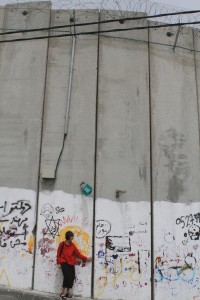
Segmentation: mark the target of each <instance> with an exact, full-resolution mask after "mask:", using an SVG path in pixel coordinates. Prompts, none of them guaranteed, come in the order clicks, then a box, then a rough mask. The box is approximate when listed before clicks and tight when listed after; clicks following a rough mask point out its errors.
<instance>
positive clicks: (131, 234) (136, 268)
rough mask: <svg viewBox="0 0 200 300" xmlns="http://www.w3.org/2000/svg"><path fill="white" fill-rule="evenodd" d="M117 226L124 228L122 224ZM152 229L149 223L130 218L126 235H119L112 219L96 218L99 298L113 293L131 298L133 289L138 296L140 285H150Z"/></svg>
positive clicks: (96, 261)
mask: <svg viewBox="0 0 200 300" xmlns="http://www.w3.org/2000/svg"><path fill="white" fill-rule="evenodd" d="M122 226H123V224H122ZM117 229H118V230H121V229H120V227H117ZM148 230H149V229H148V223H147V222H142V221H141V220H140V221H138V222H137V221H135V222H134V223H132V221H131V220H130V221H129V222H128V223H127V224H126V227H125V231H124V234H123V235H117V234H114V232H116V229H114V225H113V222H112V221H111V220H110V219H109V220H105V219H99V220H97V221H96V238H97V240H96V241H97V244H96V248H97V249H96V259H95V269H96V288H97V293H96V296H97V297H103V298H105V297H106V296H107V297H111V294H113V296H112V297H115V298H116V299H117V298H122V297H126V298H127V299H128V298H129V297H130V291H131V293H132V295H136V294H137V293H138V288H141V289H142V288H144V289H146V288H148V286H150V274H149V270H150V266H149V261H150V249H148V248H146V245H147V243H148V242H147V241H146V240H147V238H146V236H147V233H148ZM114 295H115V296H114ZM138 297H139V296H138ZM138 299H139V298H138Z"/></svg>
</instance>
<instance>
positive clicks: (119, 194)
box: [115, 190, 126, 199]
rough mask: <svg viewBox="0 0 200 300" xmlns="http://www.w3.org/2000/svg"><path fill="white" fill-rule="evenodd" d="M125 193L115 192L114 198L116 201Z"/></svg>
mask: <svg viewBox="0 0 200 300" xmlns="http://www.w3.org/2000/svg"><path fill="white" fill-rule="evenodd" d="M125 193H126V191H120V190H116V192H115V197H116V198H117V199H118V198H119V197H120V196H121V195H123V194H125Z"/></svg>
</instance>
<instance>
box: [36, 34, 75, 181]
mask: <svg viewBox="0 0 200 300" xmlns="http://www.w3.org/2000/svg"><path fill="white" fill-rule="evenodd" d="M75 44H76V37H75V36H74V35H73V38H72V51H71V62H70V70H69V81H68V90H67V101H66V110H65V124H64V136H63V143H62V148H61V151H60V154H59V157H58V160H57V163H56V167H55V176H54V178H53V179H49V178H42V181H41V182H42V183H43V184H44V185H47V186H51V185H53V184H54V183H55V181H56V176H57V170H58V165H59V163H60V159H61V156H62V153H63V150H64V146H65V140H66V138H67V134H68V126H69V111H70V102H71V90H72V77H73V69H74V55H75Z"/></svg>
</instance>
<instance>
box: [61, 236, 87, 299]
mask: <svg viewBox="0 0 200 300" xmlns="http://www.w3.org/2000/svg"><path fill="white" fill-rule="evenodd" d="M73 239H74V234H73V232H72V231H67V232H66V234H65V241H64V242H61V243H60V244H59V246H58V251H57V264H58V267H59V268H61V269H62V273H63V285H62V291H61V294H60V297H61V298H62V299H67V298H72V287H73V284H74V279H75V265H77V263H78V262H77V260H76V257H78V258H81V259H82V260H83V261H91V260H92V258H91V257H86V256H84V255H82V254H81V253H80V251H79V250H78V249H77V248H76V246H75V245H74V244H73V242H72V241H73Z"/></svg>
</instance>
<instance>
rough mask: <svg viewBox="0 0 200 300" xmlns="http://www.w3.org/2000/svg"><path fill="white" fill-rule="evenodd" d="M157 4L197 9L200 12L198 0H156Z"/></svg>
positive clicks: (199, 1)
mask: <svg viewBox="0 0 200 300" xmlns="http://www.w3.org/2000/svg"><path fill="white" fill-rule="evenodd" d="M156 2H157V3H163V4H170V5H173V6H177V7H182V8H186V9H191V10H192V9H195V10H196V9H199V10H200V0H156Z"/></svg>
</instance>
